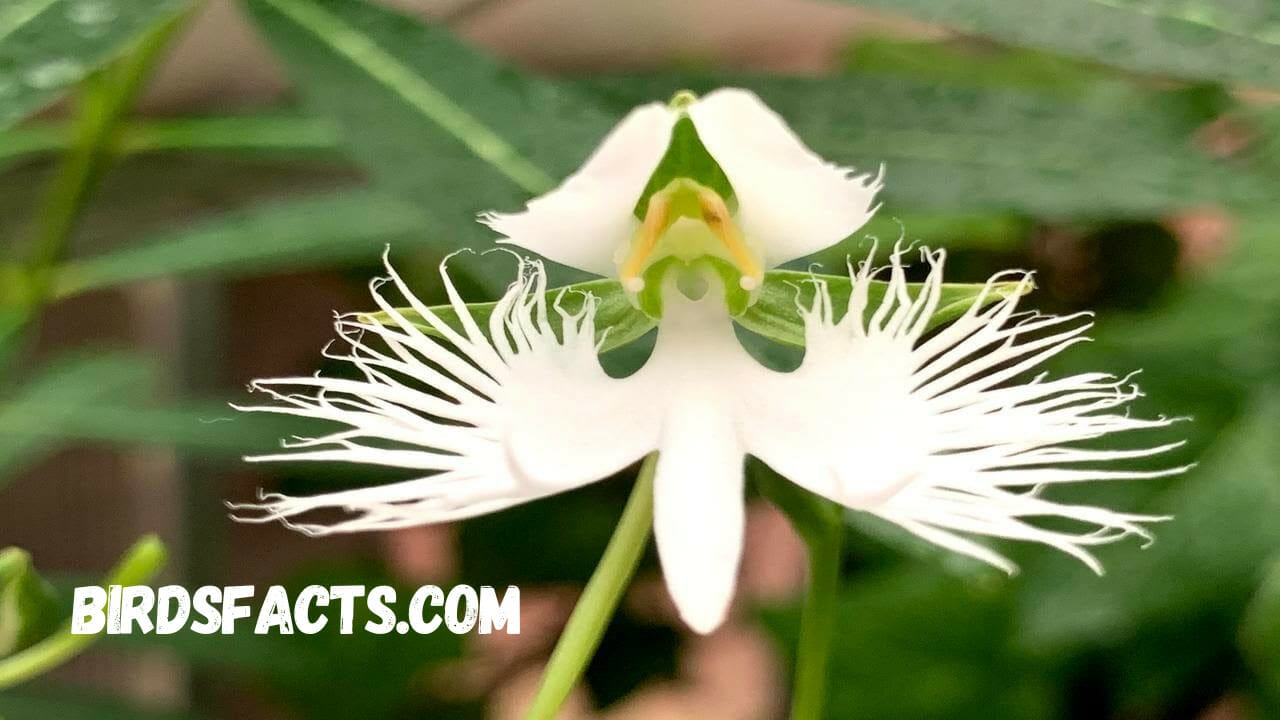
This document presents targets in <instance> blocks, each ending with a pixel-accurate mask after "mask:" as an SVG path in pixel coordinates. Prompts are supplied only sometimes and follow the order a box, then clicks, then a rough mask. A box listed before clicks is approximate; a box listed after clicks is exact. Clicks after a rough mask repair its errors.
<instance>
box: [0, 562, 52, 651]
mask: <svg viewBox="0 0 1280 720" xmlns="http://www.w3.org/2000/svg"><path fill="white" fill-rule="evenodd" d="M59 615H60V608H59V606H58V599H57V594H56V593H55V592H54V589H53V586H51V585H50V584H49V583H48V582H46V581H45V579H44V578H42V577H40V575H39V574H38V573H37V572H36V570H35V568H34V567H32V565H31V556H30V555H29V554H27V553H26V551H24V550H21V549H19V548H16V547H10V548H5V549H3V550H0V658H3V657H8V656H9V655H12V654H13V653H15V652H18V651H19V650H25V649H26V648H28V647H30V646H32V645H34V644H35V643H36V642H38V641H40V640H42V639H44V638H45V637H46V636H48V635H49V634H50V633H52V632H53V630H54V628H55V627H57V625H58V622H59V621H60V620H61V619H62V618H61V617H59Z"/></svg>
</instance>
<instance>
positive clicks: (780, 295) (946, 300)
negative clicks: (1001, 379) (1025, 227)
mask: <svg viewBox="0 0 1280 720" xmlns="http://www.w3.org/2000/svg"><path fill="white" fill-rule="evenodd" d="M817 281H821V282H824V283H826V285H827V291H828V292H829V293H830V295H831V306H832V309H833V312H834V315H835V319H836V321H837V322H838V321H839V320H840V318H842V317H844V314H845V311H846V310H847V309H848V307H849V295H850V293H852V291H853V282H852V281H851V280H850V279H849V276H848V275H819V274H815V273H808V272H800V271H797V270H771V271H769V272H767V273H765V276H764V284H763V285H761V286H760V292H759V295H758V296H757V297H756V302H755V304H754V305H752V306H751V307H749V308H747V311H746V312H745V313H743V314H742V315H739V316H738V317H737V318H736V320H737V321H738V322H739V323H741V324H742V326H743V327H745V328H747V329H748V330H750V331H752V332H754V333H757V334H759V335H763V336H765V337H767V338H769V339H771V340H775V341H777V342H780V343H786V344H788V345H795V346H797V347H804V320H803V319H802V318H801V315H800V308H805V309H808V308H810V307H813V299H814V292H815V288H816V285H815V282H817ZM888 287H889V284H888V283H887V282H884V281H878V280H877V281H873V282H872V283H871V284H870V285H869V286H868V287H867V297H868V298H869V300H868V303H867V314H868V316H870V314H871V313H874V312H875V309H876V307H878V305H879V303H880V301H881V300H882V299H883V298H884V293H885V290H886V289H887V288H888ZM907 287H908V292H910V293H911V295H912V296H913V297H914V296H916V295H918V294H919V293H920V288H921V285H920V284H919V283H909V284H908V286H907ZM984 288H986V284H985V283H973V284H955V283H946V284H944V285H943V286H942V295H941V297H940V298H939V300H938V309H937V311H936V312H934V314H933V317H931V318H930V319H929V325H928V326H929V327H937V326H938V325H941V324H943V323H946V322H950V321H951V320H954V319H956V318H957V317H959V316H961V315H963V314H964V312H965V311H966V310H968V309H969V308H970V307H971V306H972V305H973V303H974V302H975V301H976V300H977V299H978V297H979V296H980V295H981V294H982V291H983V289H984ZM1018 290H1019V284H1018V283H1016V282H1004V283H997V284H996V285H993V286H992V287H991V291H990V292H989V293H988V295H987V302H995V301H996V300H1000V299H1001V298H1005V297H1009V296H1011V295H1014V294H1016V293H1017V292H1018ZM1030 290H1031V286H1030V285H1028V286H1026V287H1025V288H1023V291H1024V292H1029V291H1030Z"/></svg>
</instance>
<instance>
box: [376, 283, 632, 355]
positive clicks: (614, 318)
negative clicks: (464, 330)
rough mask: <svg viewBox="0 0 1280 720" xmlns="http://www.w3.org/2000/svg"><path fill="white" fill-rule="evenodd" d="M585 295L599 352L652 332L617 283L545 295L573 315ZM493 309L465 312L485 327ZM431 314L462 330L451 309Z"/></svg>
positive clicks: (413, 318)
mask: <svg viewBox="0 0 1280 720" xmlns="http://www.w3.org/2000/svg"><path fill="white" fill-rule="evenodd" d="M587 294H590V295H591V296H593V297H595V298H596V341H597V342H599V343H600V344H601V347H600V350H601V352H605V351H608V350H612V349H613V348H617V347H621V346H623V345H626V344H627V343H629V342H631V341H632V340H635V339H636V338H638V337H640V336H641V335H644V334H645V333H647V332H649V330H651V329H653V327H654V321H653V320H652V319H651V318H650V317H649V316H647V315H645V314H644V313H642V312H640V311H639V310H637V309H636V308H635V306H634V305H632V304H631V300H630V298H628V297H627V291H626V290H624V289H623V288H622V285H621V284H620V283H618V282H617V281H616V280H591V281H588V282H584V283H577V284H575V285H568V286H565V287H562V288H556V289H554V290H550V291H548V292H547V302H548V303H556V302H558V303H559V304H560V306H561V307H562V308H564V310H565V311H566V312H569V313H576V312H578V311H579V310H581V309H582V306H583V303H584V302H585V301H586V296H587ZM496 306H497V303H496V302H487V303H470V304H468V305H467V310H468V311H470V313H471V316H472V317H473V318H475V320H476V322H477V323H479V324H480V326H481V327H487V325H486V323H488V321H489V316H490V315H492V314H493V309H494V308H495V307H496ZM398 310H399V312H400V313H401V314H403V315H404V317H405V319H407V320H409V321H410V322H412V323H413V324H414V325H415V326H417V327H418V328H420V329H421V330H423V331H425V332H428V333H432V334H435V330H434V329H433V328H432V327H431V326H430V325H429V324H428V323H427V322H426V320H424V319H423V318H422V316H421V315H419V314H418V313H417V312H416V311H415V310H414V309H413V308H398ZM431 311H432V312H433V313H435V315H436V316H438V317H439V318H440V319H441V320H443V321H445V322H446V323H448V324H449V325H450V326H451V327H453V328H455V329H460V328H461V327H462V326H461V323H460V322H459V320H458V314H457V312H456V311H455V310H454V309H453V307H452V306H450V305H437V306H435V307H432V308H431ZM365 317H367V318H369V319H370V320H371V321H373V322H378V323H383V324H392V323H393V321H392V319H391V318H390V317H389V316H388V315H387V314H386V313H383V312H377V313H369V314H367V315H365Z"/></svg>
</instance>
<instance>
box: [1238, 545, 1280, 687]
mask: <svg viewBox="0 0 1280 720" xmlns="http://www.w3.org/2000/svg"><path fill="white" fill-rule="evenodd" d="M1240 646H1241V648H1242V649H1243V650H1244V653H1245V656H1246V657H1247V658H1248V659H1249V661H1250V662H1251V663H1252V665H1253V669H1254V671H1255V672H1257V673H1258V676H1259V677H1260V678H1261V679H1262V682H1263V685H1264V686H1265V687H1266V689H1267V691H1268V693H1269V694H1270V695H1271V696H1272V697H1273V699H1274V700H1276V701H1277V702H1280V562H1278V561H1274V560H1273V561H1272V562H1271V566H1270V569H1269V570H1268V571H1267V573H1266V576H1265V578H1264V579H1263V581H1262V585H1261V586H1260V587H1259V588H1258V591H1257V592H1256V593H1254V596H1253V599H1251V600H1250V601H1249V605H1248V608H1247V610H1246V612H1245V616H1244V622H1243V623H1242V624H1241V626H1240Z"/></svg>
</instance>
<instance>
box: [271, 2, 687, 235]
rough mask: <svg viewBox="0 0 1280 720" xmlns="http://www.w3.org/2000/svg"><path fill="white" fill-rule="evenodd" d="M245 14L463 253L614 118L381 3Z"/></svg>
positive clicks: (394, 186) (367, 158) (370, 166)
mask: <svg viewBox="0 0 1280 720" xmlns="http://www.w3.org/2000/svg"><path fill="white" fill-rule="evenodd" d="M246 4H247V5H248V7H249V8H250V9H251V10H252V11H253V14H254V17H255V18H257V20H258V22H259V26H260V28H261V29H262V31H263V32H264V33H265V34H266V37H267V39H268V40H269V41H270V42H271V44H272V46H273V47H274V48H275V49H276V50H277V51H278V52H279V53H280V55H281V56H282V57H283V58H284V60H285V61H286V62H287V63H288V65H289V66H290V67H291V69H292V77H293V79H294V81H295V82H296V84H297V86H298V89H299V91H300V93H301V95H302V97H303V99H304V101H305V102H306V104H307V105H308V106H309V107H310V109H311V110H312V111H313V112H314V113H315V114H317V115H320V116H323V117H332V118H336V119H337V120H338V121H340V122H341V124H342V125H343V127H344V128H345V130H346V138H347V142H348V144H349V146H350V148H351V150H352V152H353V154H354V156H355V158H356V159H357V160H358V161H359V162H360V163H361V164H362V165H363V166H364V167H365V168H366V169H367V170H368V171H369V173H370V175H371V176H372V177H373V179H374V180H375V182H377V183H378V184H379V185H380V186H381V187H383V188H385V189H387V190H390V191H392V192H395V193H397V194H398V195H400V196H401V197H402V198H405V199H407V200H409V201H411V202H413V203H415V204H417V205H419V206H421V207H423V208H424V209H425V210H427V211H428V212H429V213H430V214H431V216H432V219H433V220H434V221H435V222H436V223H437V225H436V226H435V229H436V230H437V231H438V232H439V233H441V234H440V237H446V238H448V242H449V243H450V244H452V245H455V246H462V245H472V246H476V247H480V246H489V244H490V242H491V238H492V233H491V232H489V231H488V230H487V229H486V228H484V227H482V226H480V225H479V224H477V223H476V222H475V217H476V214H477V213H479V212H483V211H486V210H499V211H505V212H513V211H517V210H520V209H521V208H522V207H523V206H524V203H525V201H526V200H528V199H529V197H530V196H531V195H533V194H536V193H541V192H544V191H546V190H549V189H551V187H553V186H554V185H555V184H556V182H557V181H558V180H559V179H560V178H563V177H565V176H566V175H568V174H569V173H571V172H572V171H573V170H575V169H576V168H577V166H578V165H579V164H580V163H581V162H582V160H583V159H585V157H586V156H587V154H588V152H590V150H591V148H592V147H593V146H594V145H595V144H596V143H597V142H598V141H599V139H600V138H601V137H603V136H604V134H605V133H606V132H607V131H608V129H609V128H610V127H611V126H612V124H613V122H614V120H615V119H616V118H615V117H614V116H612V115H610V114H607V113H603V112H600V111H599V110H598V109H597V108H596V107H595V106H594V105H593V104H592V103H589V102H585V101H584V100H582V99H581V98H580V97H579V96H578V95H577V94H576V93H575V92H574V91H572V90H567V89H565V88H564V87H563V86H561V85H559V84H555V83H552V82H550V81H547V80H543V79H540V78H534V77H530V76H527V75H525V74H523V73H522V72H521V71H518V70H516V69H514V68H512V67H509V66H507V65H505V64H503V63H501V62H499V61H497V60H495V59H494V58H492V57H490V56H488V55H487V54H484V53H482V52H479V51H477V50H476V49H474V48H472V47H470V46H468V45H466V44H465V43H463V42H461V41H460V40H458V39H457V38H456V37H455V36H454V35H453V34H452V33H450V32H449V31H448V30H447V29H445V28H443V27H438V26H435V25H430V24H424V23H423V21H421V20H419V19H416V18H411V17H408V16H406V15H402V14H400V13H397V12H394V11H391V10H387V9H384V8H381V7H378V6H376V5H374V4H373V3H368V2H363V0H246ZM669 95H670V91H666V92H665V93H664V99H665V96H669ZM565 230H566V232H571V231H572V228H566V229H565Z"/></svg>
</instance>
